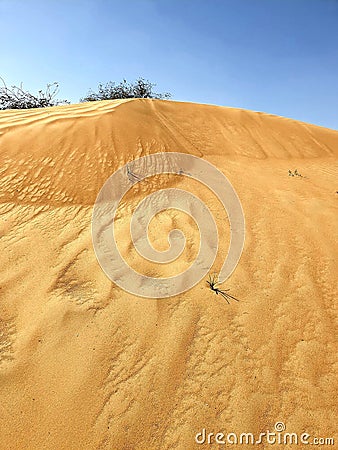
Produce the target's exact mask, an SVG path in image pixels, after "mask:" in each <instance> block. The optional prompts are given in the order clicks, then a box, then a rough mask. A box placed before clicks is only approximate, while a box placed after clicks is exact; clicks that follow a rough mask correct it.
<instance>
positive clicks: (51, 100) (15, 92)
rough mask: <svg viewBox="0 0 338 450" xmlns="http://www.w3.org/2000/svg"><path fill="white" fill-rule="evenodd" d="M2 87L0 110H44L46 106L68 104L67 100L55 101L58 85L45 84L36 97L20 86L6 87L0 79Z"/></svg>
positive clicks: (55, 83) (0, 89)
mask: <svg viewBox="0 0 338 450" xmlns="http://www.w3.org/2000/svg"><path fill="white" fill-rule="evenodd" d="M0 80H1V81H2V83H3V86H2V87H0V110H4V109H29V108H46V107H47V106H57V105H65V104H68V103H69V101H67V100H56V98H55V97H56V96H57V94H58V92H59V83H57V82H54V83H50V84H47V87H46V89H45V90H44V91H43V90H40V91H39V92H38V94H37V95H34V94H31V93H30V92H28V91H25V90H24V89H23V87H22V83H21V84H20V86H11V87H10V88H9V87H7V85H6V83H5V81H4V80H3V79H2V78H1V77H0Z"/></svg>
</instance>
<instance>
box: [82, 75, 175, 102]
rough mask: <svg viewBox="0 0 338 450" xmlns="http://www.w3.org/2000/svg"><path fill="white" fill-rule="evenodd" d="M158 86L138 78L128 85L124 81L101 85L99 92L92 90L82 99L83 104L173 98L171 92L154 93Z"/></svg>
mask: <svg viewBox="0 0 338 450" xmlns="http://www.w3.org/2000/svg"><path fill="white" fill-rule="evenodd" d="M155 86H156V84H154V83H151V82H150V81H148V80H145V79H144V78H138V79H137V80H136V81H135V82H133V83H128V82H127V80H123V81H121V82H120V83H118V84H116V83H114V82H112V81H109V82H108V83H106V84H102V83H100V84H99V85H98V90H97V92H94V91H92V90H90V91H89V92H88V94H87V96H86V97H84V98H82V99H81V100H80V101H81V102H93V101H97V100H114V99H123V98H157V99H168V98H170V97H171V94H170V93H169V92H165V93H163V94H158V93H156V92H154V91H153V88H154V87H155Z"/></svg>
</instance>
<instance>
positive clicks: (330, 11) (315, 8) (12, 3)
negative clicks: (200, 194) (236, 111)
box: [0, 0, 338, 129]
mask: <svg viewBox="0 0 338 450" xmlns="http://www.w3.org/2000/svg"><path fill="white" fill-rule="evenodd" d="M0 75H1V76H2V77H3V78H4V79H5V80H6V82H7V84H9V85H10V84H18V83H20V82H21V81H22V82H23V83H24V87H26V89H28V90H31V91H36V90H38V89H41V88H43V87H44V86H45V85H46V83H48V82H52V81H58V82H59V83H60V86H61V90H60V94H59V97H60V98H67V99H69V100H71V101H72V102H78V101H79V98H80V97H82V96H84V95H85V94H86V93H87V92H88V89H89V88H93V89H95V87H96V86H97V84H98V82H100V81H102V82H106V81H109V80H112V81H120V80H121V79H122V78H127V79H128V80H130V81H132V80H134V79H135V78H137V77H139V76H142V77H144V78H148V79H149V80H150V81H153V82H156V83H157V88H156V90H157V91H170V92H171V93H172V95H173V99H174V100H180V101H192V102H200V103H213V104H217V105H225V106H232V107H238V108H246V109H252V110H256V111H264V112H268V113H272V114H278V115H282V116H286V117H292V118H295V119H298V120H303V121H306V122H310V123H315V124H318V125H322V126H327V127H330V128H335V129H338V0H0Z"/></svg>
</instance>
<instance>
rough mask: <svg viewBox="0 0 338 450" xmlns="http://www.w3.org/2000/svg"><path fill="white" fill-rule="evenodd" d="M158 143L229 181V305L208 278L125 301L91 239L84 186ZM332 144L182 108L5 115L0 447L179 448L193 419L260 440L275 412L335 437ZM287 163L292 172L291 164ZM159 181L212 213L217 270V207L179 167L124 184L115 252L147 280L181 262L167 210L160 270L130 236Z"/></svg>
mask: <svg viewBox="0 0 338 450" xmlns="http://www.w3.org/2000/svg"><path fill="white" fill-rule="evenodd" d="M158 152H183V153H189V154H191V155H195V156H198V157H200V158H203V159H204V160H206V161H208V162H210V163H212V164H213V165H215V166H216V167H217V168H219V169H220V170H221V171H222V172H223V173H224V174H225V175H226V177H227V178H228V179H229V180H230V182H231V183H232V185H233V186H234V188H235V189H236V192H237V193H238V196H239V198H240V200H241V203H242V206H243V210H244V214H245V220H246V242H245V247H244V252H243V254H242V257H241V260H240V263H239V265H238V267H237V268H236V270H235V271H234V273H233V275H232V276H231V277H230V279H229V280H227V282H226V283H225V284H226V287H229V288H231V292H232V293H233V295H235V296H236V297H237V298H238V299H239V300H240V301H239V302H238V303H236V302H232V303H231V304H230V305H228V304H227V303H226V302H225V301H224V300H223V299H222V298H221V297H220V296H216V295H215V294H214V293H213V292H212V291H211V290H210V289H209V288H208V286H207V284H206V282H205V280H203V281H201V282H200V283H199V284H197V285H196V286H195V287H194V288H192V289H191V290H189V291H188V292H186V293H184V294H181V295H177V296H175V297H172V298H168V299H146V298H141V297H136V296H133V295H131V294H128V293H126V292H124V291H123V290H122V289H120V288H119V287H118V286H117V285H116V284H114V283H112V282H111V281H110V280H109V279H108V278H107V277H106V275H105V274H104V273H103V271H102V270H101V268H100V266H99V264H98V262H97V259H96V257H95V253H94V250H93V246H92V241H91V214H92V210H93V205H94V202H95V199H96V197H97V195H98V192H99V190H100V189H101V187H102V185H103V184H104V182H105V181H106V179H107V178H108V177H109V176H110V175H111V174H112V173H113V172H115V171H116V170H117V169H118V168H119V167H121V166H123V165H124V164H126V163H128V162H131V161H133V160H135V159H137V158H138V157H140V156H144V155H147V154H152V153H158ZM337 152H338V132H337V131H333V130H329V129H325V128H321V127H317V126H314V125H309V124H306V123H301V122H297V121H294V120H291V119H286V118H281V117H277V116H272V115H268V114H264V113H257V112H250V111H245V110H238V109H232V108H223V107H216V106H209V105H198V104H193V103H179V102H172V101H160V100H145V99H144V100H143V99H142V100H124V101H106V102H92V103H84V104H80V105H68V106H62V107H55V108H47V109H38V110H26V111H3V112H1V113H0V155H1V168H0V171H1V190H0V196H1V198H0V238H1V239H0V246H1V247H0V258H1V266H0V267H1V273H0V277H1V283H0V295H1V302H0V305H1V309H0V400H1V401H0V417H1V421H0V449H4V450H9V449H29V450H35V449H36V450H40V449H58V450H60V449H68V450H69V449H74V450H82V449H106V450H108V449H110V450H111V449H128V450H131V449H143V450H152V449H182V450H190V449H195V448H207V447H208V445H207V444H205V445H204V446H203V445H198V444H197V443H196V442H195V435H196V433H198V432H199V431H201V430H202V429H203V428H205V429H206V430H207V432H214V433H217V432H218V431H220V432H223V433H230V432H234V433H238V434H240V433H243V432H252V433H255V435H259V433H260V432H264V431H266V430H273V429H274V424H275V423H276V422H278V421H282V422H284V423H285V424H286V430H287V431H289V432H295V433H299V434H301V433H304V432H307V433H309V434H310V435H311V436H314V437H315V436H316V437H334V433H335V431H336V420H337V417H336V415H335V414H336V412H337V411H336V409H335V408H336V398H337V378H336V377H337V356H336V355H337V339H336V335H337V307H336V304H335V303H334V300H335V298H336V285H337V276H336V270H335V258H336V256H337V246H336V241H335V234H336V233H335V232H336V226H335V225H336V223H337V221H336V217H337V209H336V208H337V207H336V205H337V203H336V202H337V200H338V195H337V193H336V191H337V188H338V186H337V181H336V175H337ZM295 169H297V171H298V172H299V173H300V174H301V175H302V177H299V176H298V177H297V176H295V177H291V176H289V175H288V171H289V170H292V171H294V170H295ZM167 187H179V188H180V189H186V190H189V191H190V192H192V193H194V194H195V195H197V196H199V197H200V198H201V199H202V200H203V201H204V202H205V203H206V204H207V205H208V207H209V209H210V211H211V212H212V213H213V214H214V218H215V220H216V223H217V226H218V229H219V233H220V235H221V242H220V248H219V253H218V255H217V258H216V261H215V263H214V265H213V267H212V271H219V270H220V266H221V265H222V262H223V261H224V259H225V256H226V253H227V248H228V243H229V229H228V222H227V216H226V213H225V211H223V210H222V208H221V206H220V203H219V201H218V200H217V198H215V197H214V195H213V194H212V193H211V192H210V191H209V190H208V189H206V188H202V187H201V186H200V185H199V184H198V183H197V182H196V181H194V180H190V179H187V177H184V176H175V175H163V177H158V178H156V179H150V180H149V182H142V183H138V184H136V185H135V186H133V188H132V189H131V191H130V193H128V195H127V196H126V198H125V200H124V202H123V203H122V205H121V207H120V208H119V211H118V214H119V215H118V217H119V220H118V221H117V224H116V225H117V232H118V233H120V234H119V236H121V238H120V239H119V245H120V247H121V253H122V254H123V255H124V256H125V257H126V258H127V259H129V261H130V264H131V265H132V266H133V267H136V268H138V269H139V270H141V271H143V273H145V274H146V275H148V276H155V277H156V276H168V275H172V274H174V273H177V272H179V271H181V270H185V268H186V267H188V265H189V264H190V261H191V260H192V259H193V258H194V257H195V255H196V239H197V240H198V237H197V228H196V224H194V222H193V221H192V220H191V219H190V218H187V217H186V216H185V215H184V214H183V213H180V212H177V211H172V210H168V211H165V212H164V213H162V214H160V215H159V216H158V217H157V216H156V217H155V219H154V220H153V223H152V224H151V227H150V230H149V231H150V237H151V239H152V241H153V243H154V246H155V247H156V248H158V249H160V250H164V249H166V248H167V234H168V232H169V231H170V230H171V229H172V228H176V227H177V228H180V229H182V231H184V233H185V234H186V238H187V246H186V249H185V250H184V252H183V253H182V255H181V256H180V258H179V259H178V261H175V263H173V264H171V265H170V266H169V265H165V266H163V267H162V268H161V269H160V268H158V267H156V266H155V265H154V264H152V263H151V262H143V261H142V259H141V257H140V256H139V255H138V254H137V252H135V250H134V249H133V248H132V245H131V243H130V241H129V239H128V237H129V235H128V233H129V223H130V218H131V215H132V213H133V210H134V208H135V207H136V205H137V203H138V202H139V201H141V200H142V199H143V198H144V196H145V195H148V194H149V193H151V192H153V191H155V190H157V189H162V188H167ZM337 439H338V438H336V443H337ZM223 447H224V446H222V445H219V448H223ZM232 447H233V448H257V445H247V446H241V447H240V446H238V447H236V446H232ZM272 447H273V446H272ZM298 447H299V448H302V446H298ZM212 448H218V446H217V444H215V445H214V447H212ZM261 448H263V447H262V446H261ZM264 448H267V447H264ZM276 448H293V447H292V446H288V445H284V446H283V447H281V446H280V447H278V446H276ZM331 448H332V447H331Z"/></svg>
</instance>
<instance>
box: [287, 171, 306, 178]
mask: <svg viewBox="0 0 338 450" xmlns="http://www.w3.org/2000/svg"><path fill="white" fill-rule="evenodd" d="M289 177H302V178H304V177H303V175H301V174H300V173H299V172H298V171H297V169H295V171H294V172H291V170H290V169H289Z"/></svg>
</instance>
